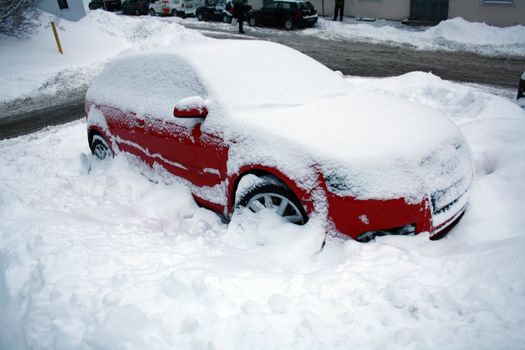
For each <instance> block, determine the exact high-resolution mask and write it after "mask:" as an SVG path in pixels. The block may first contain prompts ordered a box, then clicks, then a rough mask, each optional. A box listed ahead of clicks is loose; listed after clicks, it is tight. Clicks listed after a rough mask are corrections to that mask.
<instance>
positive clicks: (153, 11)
mask: <svg viewBox="0 0 525 350" xmlns="http://www.w3.org/2000/svg"><path fill="white" fill-rule="evenodd" d="M149 14H150V15H151V16H156V15H157V13H156V12H155V9H149Z"/></svg>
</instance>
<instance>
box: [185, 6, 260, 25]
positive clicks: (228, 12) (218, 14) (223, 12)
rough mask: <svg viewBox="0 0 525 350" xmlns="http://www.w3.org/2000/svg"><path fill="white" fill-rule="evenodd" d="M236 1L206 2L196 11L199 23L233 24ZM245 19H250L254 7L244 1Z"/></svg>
mask: <svg viewBox="0 0 525 350" xmlns="http://www.w3.org/2000/svg"><path fill="white" fill-rule="evenodd" d="M234 3H235V1H233V0H230V1H225V0H206V2H205V3H204V5H203V6H200V7H198V8H197V10H196V11H195V16H197V19H198V20H199V21H222V22H224V23H231V22H232V19H233V5H234ZM243 5H244V13H245V18H248V16H249V14H250V12H251V10H252V7H251V5H250V4H248V1H247V0H243Z"/></svg>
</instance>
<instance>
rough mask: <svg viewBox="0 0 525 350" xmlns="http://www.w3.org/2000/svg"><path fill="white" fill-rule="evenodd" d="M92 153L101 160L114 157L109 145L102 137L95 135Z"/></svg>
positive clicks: (92, 142)
mask: <svg viewBox="0 0 525 350" xmlns="http://www.w3.org/2000/svg"><path fill="white" fill-rule="evenodd" d="M91 152H92V153H93V155H94V156H95V157H97V158H98V159H100V160H103V159H106V158H110V157H113V152H112V151H111V148H110V147H109V143H108V142H107V141H106V139H105V138H104V137H102V136H101V135H93V138H92V139H91Z"/></svg>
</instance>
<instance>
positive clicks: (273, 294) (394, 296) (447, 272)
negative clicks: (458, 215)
mask: <svg viewBox="0 0 525 350" xmlns="http://www.w3.org/2000/svg"><path fill="white" fill-rule="evenodd" d="M348 82H349V84H350V85H353V86H354V87H355V88H356V89H362V90H365V91H380V92H384V93H387V94H391V95H394V96H396V97H398V98H403V99H406V100H411V101H417V102H419V103H422V104H425V105H427V106H430V107H431V108H434V109H436V110H439V111H442V112H445V113H446V114H447V115H449V116H450V117H451V118H452V119H454V121H455V122H456V123H457V125H458V126H459V127H460V128H461V129H462V131H463V132H464V133H465V135H466V137H467V138H468V140H469V142H470V144H471V146H472V149H473V151H474V154H475V159H476V167H477V172H478V174H477V177H476V180H475V182H474V184H473V187H472V194H471V201H470V205H469V208H468V210H467V212H466V214H465V216H464V218H463V220H462V221H461V222H460V224H459V225H458V226H457V227H456V228H454V230H453V231H452V232H451V233H450V235H449V236H448V237H447V238H446V239H443V240H441V241H436V242H431V241H429V240H428V238H427V237H425V236H417V237H383V238H380V239H377V240H376V241H374V242H371V243H368V244H361V243H357V242H355V241H347V242H344V241H341V240H338V239H330V240H329V241H328V243H327V245H326V247H325V249H324V250H323V251H321V252H318V249H319V243H320V241H321V240H322V238H323V232H322V230H321V223H319V222H317V221H315V220H313V221H310V222H309V223H308V225H306V226H303V227H298V226H292V225H289V224H283V223H282V222H280V219H279V218H276V217H274V216H272V215H269V214H268V213H265V215H266V216H264V217H257V216H253V215H251V214H250V213H246V212H244V213H238V214H237V215H236V216H235V217H234V219H233V221H232V223H231V224H230V225H229V226H226V225H225V224H224V223H222V222H221V220H220V219H219V218H218V217H217V216H216V215H215V214H213V213H211V212H209V211H207V210H205V209H202V208H198V207H197V206H196V205H195V203H194V202H193V200H192V199H191V196H190V194H189V192H188V190H187V189H186V188H185V187H183V186H180V185H177V184H173V185H170V186H167V185H164V184H162V183H154V182H150V181H148V180H147V179H146V178H145V177H144V176H142V175H140V173H139V172H138V171H137V169H136V168H135V166H134V165H133V162H131V161H129V160H128V159H126V158H125V157H124V156H122V155H119V156H118V157H117V158H116V159H114V160H112V161H104V162H100V161H96V160H94V159H93V157H92V156H90V155H89V156H84V155H83V154H86V153H88V152H89V150H88V147H87V142H86V135H85V125H84V123H83V122H75V123H71V124H68V125H64V126H60V127H54V128H50V129H48V130H45V131H42V132H39V133H36V134H32V135H28V136H23V137H20V138H17V139H11V140H4V141H0V310H1V312H0V348H1V349H20V350H23V349H29V348H30V349H69V350H70V349H112V350H114V349H142V350H144V349H155V350H157V349H248V348H250V349H275V348H281V349H285V348H286V349H289V348H297V349H321V348H322V349H348V348H349V347H351V348H367V349H368V348H388V349H421V348H424V349H467V348H468V349H490V350H492V349H522V348H523V347H524V345H525V334H524V333H523V324H524V323H525V299H524V298H523V296H524V295H525V272H524V270H523V266H524V265H525V253H524V252H525V238H524V236H523V227H525V218H524V217H523V215H522V214H521V213H522V212H523V211H524V209H525V199H524V198H525V183H524V182H523V178H524V177H525V158H524V157H523V154H525V142H524V140H525V112H524V111H523V110H521V109H520V108H518V107H517V106H516V105H515V104H514V102H512V101H511V100H508V99H505V98H502V97H498V96H495V95H493V94H490V93H487V92H485V91H484V90H482V89H480V88H473V87H467V86H465V85H458V84H455V83H451V82H447V81H442V80H441V79H439V78H437V77H435V76H432V75H430V74H424V73H411V74H407V75H404V76H400V77H394V78H388V79H359V78H349V79H348ZM143 171H147V170H145V169H144V170H143Z"/></svg>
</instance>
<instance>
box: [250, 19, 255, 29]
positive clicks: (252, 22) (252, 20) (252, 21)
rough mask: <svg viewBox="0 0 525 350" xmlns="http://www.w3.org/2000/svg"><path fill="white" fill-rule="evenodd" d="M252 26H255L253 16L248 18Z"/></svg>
mask: <svg viewBox="0 0 525 350" xmlns="http://www.w3.org/2000/svg"><path fill="white" fill-rule="evenodd" d="M249 24H250V25H251V26H252V27H255V18H250V23H249Z"/></svg>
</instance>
